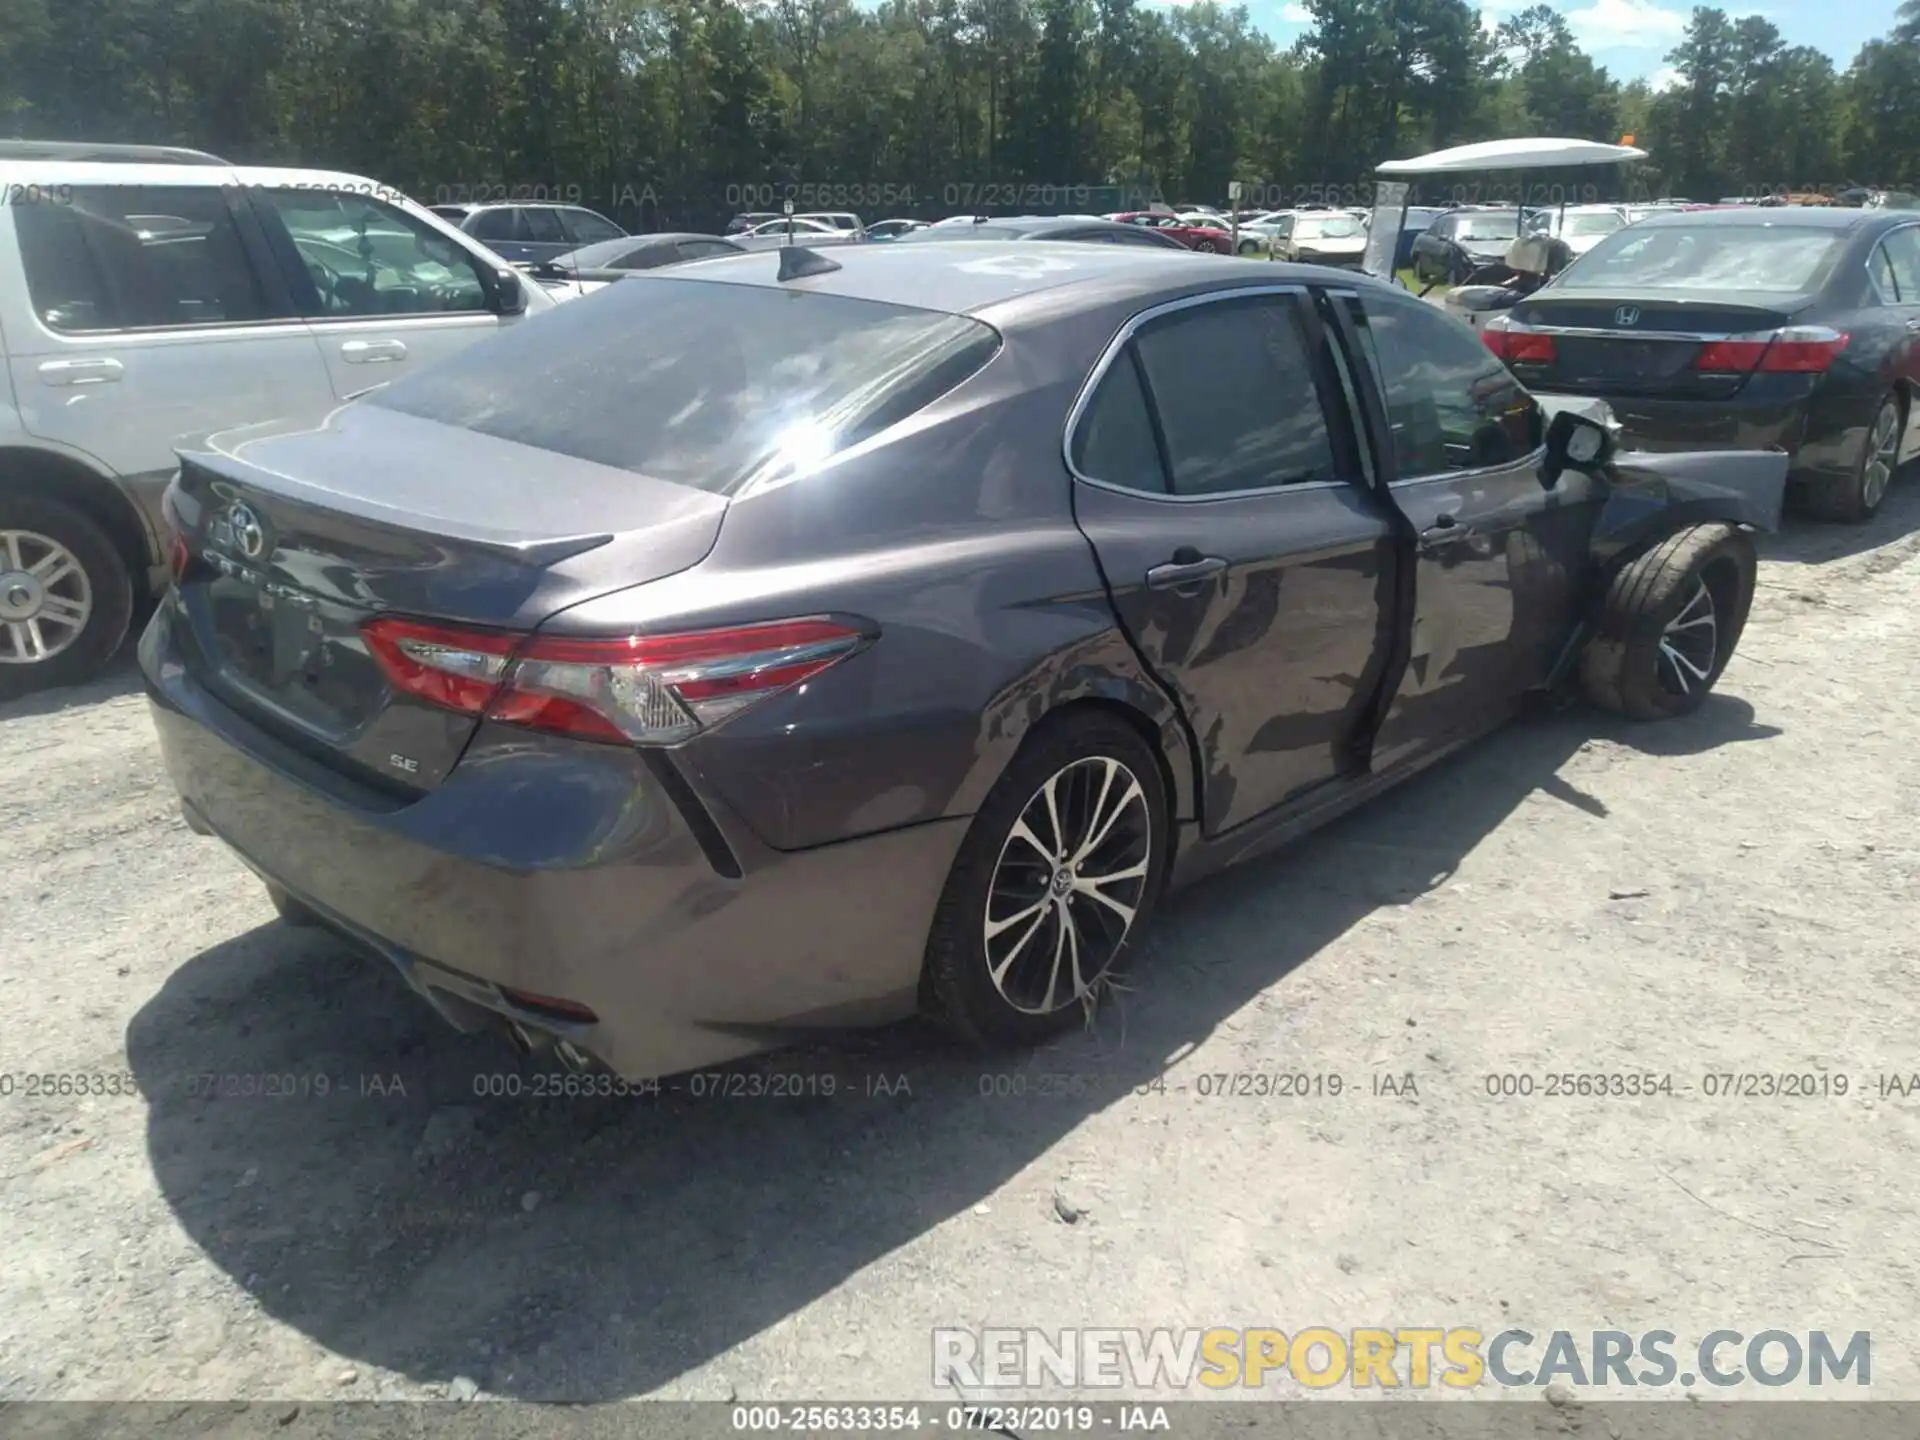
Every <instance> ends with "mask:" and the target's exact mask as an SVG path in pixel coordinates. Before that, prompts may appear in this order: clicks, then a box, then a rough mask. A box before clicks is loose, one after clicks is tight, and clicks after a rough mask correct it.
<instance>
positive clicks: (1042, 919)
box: [926, 711, 1170, 1048]
mask: <svg viewBox="0 0 1920 1440" xmlns="http://www.w3.org/2000/svg"><path fill="white" fill-rule="evenodd" d="M1050 801H1051V803H1049V802H1050ZM1055 816H1057V817H1058V825H1057V828H1056V825H1055V823H1054V818H1053V817H1055ZM1169 834H1170V830H1169V827H1168V825H1167V795H1166V786H1165V782H1164V781H1163V779H1162V777H1161V771H1160V761H1159V757H1158V756H1157V755H1155V754H1154V752H1153V750H1152V749H1151V747H1149V746H1148V744H1147V743H1146V741H1144V740H1143V739H1141V737H1140V735H1139V733H1138V732H1137V731H1135V730H1134V729H1133V727H1132V726H1130V725H1128V724H1127V723H1126V721H1124V720H1122V719H1120V718H1119V717H1117V716H1114V715H1111V714H1106V713H1100V712H1096V711H1084V712H1076V713H1070V714H1068V715H1066V716H1063V717H1062V718H1060V719H1059V720H1057V721H1053V722H1049V723H1047V724H1045V725H1044V726H1043V727H1042V728H1041V729H1039V730H1037V731H1035V733H1034V734H1033V735H1032V736H1031V737H1030V738H1029V739H1028V741H1027V743H1026V744H1025V745H1024V746H1023V747H1022V748H1021V750H1020V753H1019V754H1018V755H1017V756H1015V758H1014V761H1013V763H1012V764H1011V765H1010V766H1008V768H1007V771H1006V773H1005V774H1004V775H1002V776H1001V777H1000V780H999V782H998V783H997V784H995V786H994V787H993V789H992V791H991V792H989V794H988V795H987V799H986V803H985V804H984V805H982V806H981V807H980V812H979V814H977V815H976V816H975V817H974V820H973V824H972V826H971V827H969V829H968V831H967V838H966V839H965V840H964V841H963V842H962V843H961V847H960V854H959V855H958V856H957V857H956V858H955V860H954V864H953V870H952V873H951V874H950V875H949V876H948V878H947V886H946V889H945V891H944V892H943V893H942V895H941V897H940V904H939V906H938V907H937V909H936V910H935V911H934V918H933V926H932V929H931V931H930V933H929V935H928V938H927V958H926V982H927V991H928V995H929V999H930V1000H931V1001H932V1008H933V1009H934V1011H935V1013H936V1014H937V1016H938V1018H939V1019H940V1020H942V1021H943V1022H944V1023H945V1024H946V1026H947V1027H948V1028H949V1029H950V1030H952V1031H953V1032H954V1033H955V1034H956V1035H958V1036H959V1037H960V1038H961V1039H963V1040H965V1041H968V1042H969V1043H971V1044H974V1045H978V1046H981V1047H983V1048H999V1047H1012V1046H1022V1045H1032V1044H1037V1043H1038V1042H1039V1041H1041V1040H1044V1039H1046V1038H1047V1037H1049V1036H1051V1035H1055V1034H1058V1033H1060V1032H1061V1031H1064V1030H1067V1029H1070V1028H1071V1027H1072V1026H1074V1025H1076V1024H1079V1023H1081V1022H1082V1016H1083V1014H1084V1013H1085V1011H1086V1009H1087V1008H1088V1007H1089V1006H1091V1004H1092V1003H1093V1002H1094V1000H1095V999H1096V998H1097V996H1098V994H1099V992H1100V990H1101V989H1102V988H1103V986H1104V984H1105V982H1106V980H1107V979H1108V978H1109V977H1113V976H1115V975H1117V974H1119V973H1121V971H1122V969H1123V967H1124V965H1125V963H1126V962H1127V961H1128V960H1129V959H1130V957H1131V955H1132V954H1133V951H1134V946H1135V944H1136V942H1137V940H1138V937H1139V936H1140V934H1141V933H1142V932H1143V931H1145V929H1146V928H1147V925H1148V924H1149V922H1150V921H1151V920H1152V918H1153V912H1154V907H1155V904H1156V902H1157V901H1158V899H1159V895H1160V890H1161V886H1162V882H1163V880H1164V878H1165V875H1166V866H1167V858H1168V837H1169ZM1076 860H1077V861H1078V864H1077V865H1076V864H1075V863H1074V862H1075V861H1076ZM1102 896H1104V897H1105V900H1104V902H1103V900H1102V899H1101V898H1100V897H1102ZM1063 921H1064V922H1065V923H1064V924H1063ZM1076 957H1077V962H1078V963H1077V964H1076Z"/></svg>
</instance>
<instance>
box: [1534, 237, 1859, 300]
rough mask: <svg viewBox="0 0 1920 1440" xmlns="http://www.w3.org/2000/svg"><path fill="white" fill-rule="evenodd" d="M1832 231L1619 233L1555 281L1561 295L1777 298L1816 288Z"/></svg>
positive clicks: (1837, 241) (1835, 246)
mask: <svg viewBox="0 0 1920 1440" xmlns="http://www.w3.org/2000/svg"><path fill="white" fill-rule="evenodd" d="M1844 244H1845V237H1844V236H1843V235H1842V234H1840V233H1839V232H1838V231H1834V230H1827V229H1824V228H1822V229H1815V228H1814V227H1812V226H1794V225H1711V226H1709V225H1701V226H1698V227H1692V228H1684V229H1683V228H1681V227H1679V226H1671V227H1670V226H1664V225H1663V226H1659V227H1657V228H1639V227H1636V228H1635V229H1632V230H1621V231H1619V232H1618V233H1616V234H1614V235H1610V236H1608V237H1607V238H1606V239H1605V240H1602V241H1601V242H1600V243H1599V244H1598V245H1596V246H1595V247H1594V248H1593V249H1592V250H1590V251H1589V252H1587V254H1586V256H1585V257H1584V258H1583V259H1582V260H1581V261H1580V263H1579V264H1578V265H1576V266H1574V267H1573V268H1571V269H1569V270H1568V271H1567V272H1566V273H1565V274H1563V275H1562V276H1560V278H1559V279H1558V280H1557V281H1555V282H1554V284H1555V288H1556V289H1560V290H1587V291H1596V290H1616V289H1627V288H1630V289H1634V290H1694V291H1699V290H1752V291H1764V292H1772V293H1777V294H1783V295H1797V294H1803V293H1805V292H1806V291H1808V290H1813V289H1817V288H1818V283H1817V281H1818V277H1819V276H1820V273H1821V271H1822V270H1824V269H1825V268H1826V267H1827V266H1828V265H1829V264H1830V263H1831V262H1832V261H1833V259H1834V258H1835V257H1836V256H1837V255H1838V253H1839V251H1840V249H1841V247H1842V246H1843V245H1844Z"/></svg>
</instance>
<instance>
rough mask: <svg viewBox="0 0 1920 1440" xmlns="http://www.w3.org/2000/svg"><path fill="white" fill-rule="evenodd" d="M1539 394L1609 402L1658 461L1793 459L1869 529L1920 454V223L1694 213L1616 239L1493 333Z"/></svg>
mask: <svg viewBox="0 0 1920 1440" xmlns="http://www.w3.org/2000/svg"><path fill="white" fill-rule="evenodd" d="M1483 333H1484V336H1485V339H1486V342H1487V344H1488V346H1489V348H1491V349H1492V350H1493V352H1494V353H1495V354H1496V355H1498V356H1500V358H1501V359H1503V360H1505V361H1506V362H1507V363H1508V365H1510V366H1511V367H1512V369H1513V372H1514V374H1515V375H1517V376H1519V378H1520V379H1521V380H1522V381H1523V382H1524V383H1525V384H1526V385H1527V387H1528V388H1529V389H1531V390H1533V391H1534V392H1535V393H1540V394H1551V393H1559V394H1565V395H1583V396H1598V397H1600V398H1602V399H1604V400H1605V401H1606V402H1607V404H1608V406H1609V407H1610V408H1611V410H1612V411H1613V415H1614V418H1615V420H1617V421H1618V423H1619V426H1620V432H1621V438H1622V439H1623V440H1624V441H1625V442H1626V443H1627V444H1628V445H1631V446H1634V447H1637V448H1641V449H1649V450H1695V449H1724V448H1726V447H1729V446H1732V447H1737V448H1741V449H1781V450H1785V451H1786V452H1787V453H1788V454H1789V455H1791V456H1792V457H1793V461H1792V469H1791V471H1790V485H1791V489H1792V491H1793V493H1794V494H1795V495H1796V497H1797V498H1798V499H1799V500H1800V502H1801V504H1802V505H1803V507H1804V508H1805V509H1806V510H1807V511H1808V512H1810V513H1812V514H1814V515H1818V516H1821V517H1823V518H1826V519H1833V520H1847V521H1854V522H1859V521H1864V520H1866V519H1867V518H1868V517H1869V516H1871V515H1872V514H1873V513H1874V512H1875V511H1876V510H1878V509H1879V508H1880V502H1881V501H1882V500H1884V499H1885V498H1886V494H1887V487H1888V485H1889V484H1890V483H1891V481H1892V479H1893V475H1894V472H1895V470H1896V469H1898V468H1899V466H1900V465H1901V464H1902V463H1904V462H1905V461H1907V460H1909V459H1911V458H1913V457H1914V456H1915V455H1916V454H1920V405H1916V404H1915V403H1914V400H1915V396H1916V394H1920V215H1916V214H1914V213H1912V212H1910V211H1893V212H1881V211H1873V210H1841V209H1835V210H1820V209H1810V208H1809V209H1799V208H1779V209H1764V210H1762V209H1750V210H1696V211H1683V212H1678V213H1675V214H1671V215H1659V216H1654V217H1652V218H1649V219H1646V220H1642V221H1640V222H1639V223H1638V224H1637V225H1631V226H1629V227H1627V228H1626V229H1624V230H1619V231H1616V232H1615V233H1614V234H1612V235H1610V236H1608V237H1607V238H1606V239H1605V240H1603V241H1601V242H1600V243H1599V244H1598V245H1596V246H1595V247H1594V248H1593V249H1592V250H1591V251H1590V252H1588V253H1587V254H1586V255H1585V256H1583V257H1581V259H1580V260H1578V261H1577V262H1575V263H1574V264H1573V265H1572V266H1571V267H1569V268H1568V269H1567V270H1566V271H1565V273H1563V274H1562V275H1560V276H1559V277H1558V278H1556V279H1555V280H1554V281H1553V283H1552V284H1550V285H1548V286H1547V287H1546V288H1544V289H1542V290H1540V291H1539V292H1537V293H1536V294H1534V295H1532V296H1529V297H1528V298H1526V299H1524V300H1522V301H1521V302H1520V303H1519V304H1518V305H1516V306H1515V307H1514V308H1513V310H1512V311H1511V312H1510V314H1509V315H1507V316H1504V317H1500V318H1498V319H1496V320H1495V321H1492V322H1489V325H1488V327H1487V329H1486V331H1485V332H1483Z"/></svg>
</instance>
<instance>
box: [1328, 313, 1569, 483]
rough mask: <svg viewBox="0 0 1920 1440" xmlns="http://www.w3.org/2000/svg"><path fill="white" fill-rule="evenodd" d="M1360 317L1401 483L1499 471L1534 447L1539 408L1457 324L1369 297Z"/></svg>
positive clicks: (1537, 441)
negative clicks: (1456, 473) (1497, 468)
mask: <svg viewBox="0 0 1920 1440" xmlns="http://www.w3.org/2000/svg"><path fill="white" fill-rule="evenodd" d="M1364 313H1365V316H1366V320H1367V325H1366V333H1367V334H1368V335H1370V337H1371V341H1372V344H1373V347H1374V361H1375V364H1376V365H1377V366H1378V367H1379V374H1380V386H1381V390H1382V392H1383V398H1384V399H1385V401H1386V408H1387V421H1388V424H1389V425H1391V426H1392V428H1393V444H1394V453H1395V456H1396V458H1397V461H1398V469H1399V476H1400V478H1401V479H1402V480H1412V479H1418V478H1419V477H1421V476H1425V475H1438V474H1443V473H1445V472H1446V471H1448V470H1474V469H1481V468H1484V467H1486V466H1490V465H1504V464H1507V463H1509V462H1511V461H1515V460H1518V459H1520V458H1522V457H1523V456H1525V455H1528V454H1530V453H1531V452H1532V451H1533V450H1534V448H1535V447H1536V446H1538V445H1539V444H1540V439H1541V435H1542V433H1543V422H1542V420H1541V416H1540V407H1539V406H1538V405H1537V404H1535V403H1534V399H1533V397H1532V396H1531V395H1529V394H1528V393H1527V392H1526V390H1525V388H1524V387H1523V386H1522V385H1521V384H1520V382H1519V381H1517V380H1515V379H1514V378H1513V376H1512V375H1511V374H1510V373H1509V372H1508V370H1507V368H1506V366H1504V365H1502V364H1501V363H1500V362H1499V361H1498V360H1496V359H1494V357H1493V355H1492V353H1491V352H1490V351H1488V349H1487V348H1486V347H1485V346H1484V345H1482V344H1481V343H1480V341H1479V340H1478V339H1476V338H1475V337H1474V335H1473V334H1472V333H1471V332H1470V331H1468V330H1467V329H1466V327H1465V326H1463V325H1461V324H1460V322H1459V321H1457V320H1453V319H1450V318H1448V317H1447V316H1445V315H1442V314H1441V313H1440V312H1439V311H1437V310H1435V309H1434V308H1433V307H1432V306H1429V305H1422V304H1419V303H1418V302H1416V301H1413V300H1401V299H1398V298H1395V297H1391V296H1375V295H1372V294H1369V295H1368V296H1367V297H1366V301H1365V311H1364Z"/></svg>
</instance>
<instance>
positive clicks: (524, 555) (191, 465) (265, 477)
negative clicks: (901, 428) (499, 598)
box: [172, 422, 613, 566]
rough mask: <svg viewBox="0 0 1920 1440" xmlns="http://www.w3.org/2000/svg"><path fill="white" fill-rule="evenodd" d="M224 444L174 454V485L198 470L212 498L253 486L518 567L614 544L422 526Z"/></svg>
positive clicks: (444, 524) (594, 538) (224, 438)
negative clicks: (444, 541) (451, 542)
mask: <svg viewBox="0 0 1920 1440" xmlns="http://www.w3.org/2000/svg"><path fill="white" fill-rule="evenodd" d="M276 428H279V427H278V426H276V425H274V424H273V423H272V422H269V423H268V424H266V425H260V426H249V427H246V429H245V430H243V431H236V432H232V434H233V435H234V436H241V435H244V436H245V437H246V438H247V439H249V440H253V439H264V438H267V437H266V436H264V435H260V434H257V433H253V432H258V431H262V430H265V431H268V432H269V433H271V431H273V430H274V429H276ZM312 428H313V427H312V426H310V425H297V426H289V427H286V429H285V431H283V433H289V434H297V433H302V432H307V431H311V430H312ZM223 442H226V443H230V438H229V436H228V435H226V434H222V435H217V436H210V437H208V438H207V440H206V441H204V442H203V447H204V448H200V449H193V450H189V449H184V448H183V449H179V450H176V451H174V455H175V457H176V458H177V459H178V460H179V462H180V469H179V471H178V472H177V473H176V476H175V478H176V481H179V480H181V479H182V478H184V477H186V476H187V475H188V474H189V473H191V472H195V471H197V472H199V473H200V474H201V475H204V476H205V477H207V488H208V489H209V490H210V491H212V492H213V493H214V494H215V495H223V494H224V496H225V498H233V497H234V491H233V489H232V488H231V487H232V485H234V484H235V483H237V484H240V485H246V486H253V487H257V488H259V489H263V490H268V491H271V492H273V493H274V494H276V495H280V496H282V497H284V498H286V499H288V500H291V501H293V502H294V503H295V504H305V505H315V506H320V507H323V508H326V509H332V510H338V511H341V512H342V513H345V514H351V515H358V516H360V517H361V518H363V519H368V520H373V521H376V522H377V523H379V524H382V525H388V526H391V527H392V528H394V529H396V530H402V531H407V532H410V533H413V534H418V535H422V536H425V537H427V538H429V539H432V538H435V537H442V538H447V539H453V540H458V541H460V542H461V543H462V544H465V545H469V546H472V547H473V548H474V549H476V550H484V551H486V552H487V553H489V554H493V555H499V556H502V557H504V558H506V559H509V560H513V561H516V562H518V563H520V564H522V565H534V566H546V565H553V564H557V563H558V562H560V561H562V560H566V559H570V558H571V557H573V556H575V555H582V554H585V553H586V552H587V551H589V550H597V549H599V548H600V547H601V546H602V545H608V544H611V543H612V542H613V535H612V534H611V533H590V534H570V535H569V534H562V535H551V534H549V535H539V536H531V537H525V538H523V537H522V536H521V535H520V534H519V533H518V532H511V533H503V532H501V531H498V530H494V529H491V528H488V527H485V526H479V525H461V524H458V523H454V522H449V521H447V520H444V519H435V520H434V521H433V522H432V523H431V525H430V526H429V525H423V524H421V523H420V522H421V517H419V516H414V515H410V514H408V513H407V512H405V511H403V510H398V509H394V508H391V507H388V506H383V505H379V504H377V503H372V502H369V501H367V500H365V499H364V498H361V497H350V496H344V495H341V494H340V493H339V492H338V491H334V490H329V489H326V488H324V487H321V486H316V485H311V484H308V483H306V482H304V481H300V480H296V479H294V478H293V477H292V476H289V475H283V474H279V473H276V472H273V471H270V470H265V469H262V468H261V467H259V466H256V465H252V464H250V463H248V462H247V461H246V460H243V459H241V458H240V457H239V456H238V455H237V454H233V453H230V452H229V451H227V450H225V449H221V448H216V447H218V446H221V445H222V444H223ZM235 448H236V449H237V448H238V447H237V446H236V447H235ZM172 488H173V490H174V493H175V495H176V500H175V502H174V503H176V504H178V503H180V500H179V498H178V496H179V490H180V486H179V484H178V483H176V484H175V485H174V486H173V487H172ZM181 518H182V519H183V520H185V521H187V522H188V523H189V524H194V523H197V522H198V517H197V515H189V514H186V513H185V511H184V510H183V511H182V514H181Z"/></svg>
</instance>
